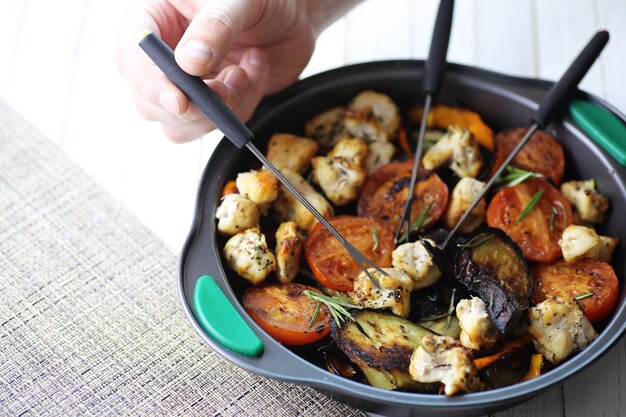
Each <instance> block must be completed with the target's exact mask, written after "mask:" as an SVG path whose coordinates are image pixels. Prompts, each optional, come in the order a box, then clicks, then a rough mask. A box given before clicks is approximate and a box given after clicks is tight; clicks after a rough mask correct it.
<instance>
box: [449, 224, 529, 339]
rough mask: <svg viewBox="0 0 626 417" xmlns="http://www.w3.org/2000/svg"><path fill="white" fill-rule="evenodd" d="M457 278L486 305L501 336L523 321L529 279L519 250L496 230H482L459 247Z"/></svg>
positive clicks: (527, 298)
mask: <svg viewBox="0 0 626 417" xmlns="http://www.w3.org/2000/svg"><path fill="white" fill-rule="evenodd" d="M455 273H456V278H457V280H459V281H460V282H461V283H462V284H463V285H465V287H466V288H467V289H468V290H469V291H470V292H471V293H474V294H476V295H477V296H478V297H480V298H481V299H482V300H483V301H484V302H485V304H486V305H487V310H488V311H489V315H490V317H491V320H492V321H493V322H494V324H495V325H496V327H497V328H498V330H500V332H502V333H510V332H512V331H513V330H515V328H516V327H517V326H518V325H519V324H520V323H521V322H522V321H523V319H524V315H525V311H526V310H527V309H528V307H529V304H530V303H529V297H530V294H531V291H532V278H531V275H530V271H529V268H528V264H527V263H526V261H525V260H524V257H523V255H522V252H521V251H520V249H519V247H518V246H517V245H516V244H515V242H513V240H511V238H509V237H508V236H507V235H506V234H505V233H504V232H502V231H501V230H499V229H493V228H488V229H483V230H481V231H480V232H478V233H475V234H474V235H473V237H472V238H471V239H470V240H468V241H467V243H465V244H463V245H461V248H460V250H459V252H458V253H457V255H456V260H455Z"/></svg>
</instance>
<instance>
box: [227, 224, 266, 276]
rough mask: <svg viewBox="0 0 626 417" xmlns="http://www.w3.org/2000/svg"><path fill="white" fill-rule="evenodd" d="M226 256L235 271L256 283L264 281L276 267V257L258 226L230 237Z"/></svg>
mask: <svg viewBox="0 0 626 417" xmlns="http://www.w3.org/2000/svg"><path fill="white" fill-rule="evenodd" d="M224 257H225V258H226V262H227V263H228V266H229V267H230V268H231V269H232V270H233V271H235V272H236V273H237V274H238V275H239V276H241V277H243V278H245V279H246V280H248V281H250V282H251V283H252V284H254V285H258V284H260V283H261V282H263V281H264V280H265V278H266V277H267V276H268V275H269V274H270V273H271V272H272V271H274V270H275V269H276V257H275V256H274V254H273V253H272V251H271V250H270V249H269V248H268V247H267V242H266V241H265V236H264V235H263V234H262V233H261V231H260V230H259V229H258V228H256V227H253V228H251V229H247V230H245V231H243V232H241V233H237V234H236V235H235V236H233V237H231V238H230V239H228V242H226V245H225V246H224Z"/></svg>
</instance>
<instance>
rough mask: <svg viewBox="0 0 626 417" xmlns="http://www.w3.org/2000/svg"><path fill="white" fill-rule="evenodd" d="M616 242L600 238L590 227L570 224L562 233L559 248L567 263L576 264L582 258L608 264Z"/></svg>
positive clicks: (615, 239)
mask: <svg viewBox="0 0 626 417" xmlns="http://www.w3.org/2000/svg"><path fill="white" fill-rule="evenodd" d="M618 242H619V239H618V238H616V237H608V236H600V235H598V234H597V233H596V231H595V230H594V229H592V228H590V227H585V226H578V225H575V224H572V225H569V226H567V228H566V229H565V230H564V231H563V234H562V235H561V239H559V246H560V247H561V250H562V251H563V259H565V260H566V261H567V262H576V261H578V260H580V259H582V258H592V259H597V260H599V261H603V262H609V261H610V260H611V255H612V254H613V250H614V249H615V246H617V243H618Z"/></svg>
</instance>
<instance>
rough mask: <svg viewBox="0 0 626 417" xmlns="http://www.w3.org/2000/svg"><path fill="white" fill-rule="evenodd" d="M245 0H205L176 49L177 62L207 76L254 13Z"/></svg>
mask: <svg viewBox="0 0 626 417" xmlns="http://www.w3.org/2000/svg"><path fill="white" fill-rule="evenodd" d="M253 3H255V2H251V1H247V0H221V1H219V2H215V1H206V2H205V3H204V5H202V6H200V8H199V10H198V12H197V14H196V15H195V16H193V18H192V19H191V22H190V23H189V27H188V28H187V30H186V31H185V33H184V35H183V37H182V39H181V40H180V42H179V43H178V46H177V47H176V51H175V57H176V62H177V63H178V65H180V67H181V68H182V69H183V70H185V71H186V72H188V73H189V74H192V75H197V76H207V75H208V74H209V73H211V72H213V71H215V70H216V69H217V67H218V65H219V64H220V63H221V62H222V60H224V57H226V55H227V54H228V51H229V50H230V48H231V47H232V45H233V43H234V42H235V39H236V38H237V36H238V35H239V33H240V32H241V31H242V30H244V29H245V28H246V27H247V26H248V24H249V22H251V21H252V19H253V17H254V9H253V6H252V4H253Z"/></svg>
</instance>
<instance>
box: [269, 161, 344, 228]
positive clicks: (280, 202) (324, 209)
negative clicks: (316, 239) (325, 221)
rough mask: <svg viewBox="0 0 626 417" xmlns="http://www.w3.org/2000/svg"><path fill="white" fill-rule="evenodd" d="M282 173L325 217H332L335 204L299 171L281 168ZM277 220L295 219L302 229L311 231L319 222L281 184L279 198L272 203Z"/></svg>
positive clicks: (280, 221)
mask: <svg viewBox="0 0 626 417" xmlns="http://www.w3.org/2000/svg"><path fill="white" fill-rule="evenodd" d="M281 174H283V176H284V177H285V178H286V179H287V181H289V182H290V183H291V184H292V185H293V186H294V187H296V189H297V190H298V191H299V192H300V194H302V195H303V196H304V198H306V199H307V200H308V201H309V203H311V204H312V205H313V207H315V208H316V209H317V211H319V212H320V214H321V215H322V216H324V218H329V217H332V216H333V215H334V214H335V212H334V210H333V206H332V205H331V204H330V203H329V202H328V201H327V200H326V199H325V198H324V197H323V196H322V195H321V194H320V193H318V192H317V191H315V189H314V188H313V187H312V186H311V184H309V183H308V182H306V180H305V179H304V178H302V176H301V175H300V174H298V173H297V172H294V171H292V170H290V169H283V170H281ZM272 210H273V212H274V217H275V219H276V221H277V222H279V223H282V222H287V221H294V222H296V224H297V225H298V228H299V229H300V230H304V231H307V232H310V231H311V229H313V227H314V226H315V224H316V223H317V219H315V217H314V216H313V215H312V214H311V212H310V211H309V210H307V209H306V207H304V206H303V205H302V204H301V203H300V202H299V201H298V199H297V198H296V197H294V195H293V194H291V192H290V191H289V190H288V189H287V187H285V186H284V185H282V184H280V186H279V188H278V198H277V199H276V201H275V202H274V204H273V205H272Z"/></svg>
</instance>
